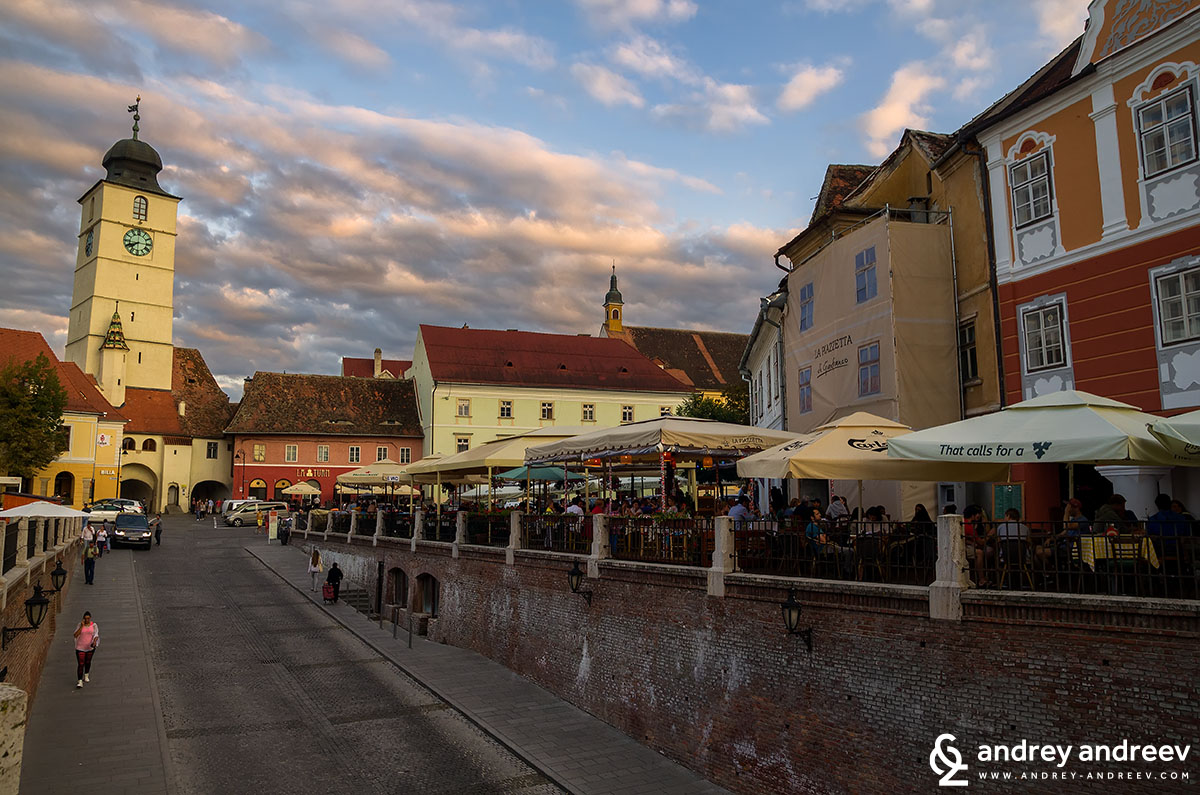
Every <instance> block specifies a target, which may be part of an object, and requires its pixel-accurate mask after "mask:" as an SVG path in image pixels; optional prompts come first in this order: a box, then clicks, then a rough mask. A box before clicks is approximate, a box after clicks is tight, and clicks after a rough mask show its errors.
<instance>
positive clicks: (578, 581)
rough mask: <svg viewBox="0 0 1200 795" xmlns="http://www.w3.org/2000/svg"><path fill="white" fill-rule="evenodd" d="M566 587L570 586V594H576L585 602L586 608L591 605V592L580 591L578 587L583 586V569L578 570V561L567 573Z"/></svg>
mask: <svg viewBox="0 0 1200 795" xmlns="http://www.w3.org/2000/svg"><path fill="white" fill-rule="evenodd" d="M567 585H569V586H571V593H577V594H579V595H580V596H582V597H583V598H584V599H586V600H587V603H588V606H589V607H591V604H592V592H591V591H581V590H579V586H581V585H583V569H581V568H579V561H575V565H574V566H572V567H571V570H570V571H568V572H567Z"/></svg>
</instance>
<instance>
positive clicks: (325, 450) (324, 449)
mask: <svg viewBox="0 0 1200 795" xmlns="http://www.w3.org/2000/svg"><path fill="white" fill-rule="evenodd" d="M317 463H318V464H328V463H329V445H327V444H319V445H317Z"/></svg>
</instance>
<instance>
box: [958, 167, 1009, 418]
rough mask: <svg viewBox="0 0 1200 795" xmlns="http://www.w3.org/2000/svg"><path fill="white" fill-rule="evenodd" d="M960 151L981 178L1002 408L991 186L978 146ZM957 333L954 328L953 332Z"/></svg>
mask: <svg viewBox="0 0 1200 795" xmlns="http://www.w3.org/2000/svg"><path fill="white" fill-rule="evenodd" d="M962 151H963V153H964V154H967V155H970V156H971V157H973V158H975V159H976V160H977V161H978V162H979V173H980V175H981V176H982V178H983V215H984V229H985V231H986V232H987V253H988V288H989V289H990V290H991V292H992V322H993V325H994V331H993V333H994V334H995V337H996V339H995V342H996V379H997V383H998V384H999V387H1000V408H1004V406H1005V403H1006V402H1007V400H1006V397H1005V395H1006V393H1005V389H1004V349H1003V345H1002V344H1001V341H1000V295H999V290H998V287H997V283H996V240H995V238H994V237H993V233H992V186H991V180H990V178H989V177H988V169H987V160H986V155H985V154H984V151H983V150H982V149H980V148H974V149H971V148H968V147H967V146H966V145H965V144H964V145H963V147H962ZM956 298H957V296H956ZM957 333H958V332H957V329H956V330H955V334H957Z"/></svg>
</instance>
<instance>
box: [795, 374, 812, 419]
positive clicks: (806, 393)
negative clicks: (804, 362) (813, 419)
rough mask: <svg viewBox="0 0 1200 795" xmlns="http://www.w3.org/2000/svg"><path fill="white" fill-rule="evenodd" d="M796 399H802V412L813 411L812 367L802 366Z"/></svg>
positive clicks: (798, 378) (798, 377)
mask: <svg viewBox="0 0 1200 795" xmlns="http://www.w3.org/2000/svg"><path fill="white" fill-rule="evenodd" d="M796 399H797V400H799V401H800V412H799V413H801V414H808V413H809V412H810V411H812V408H813V407H812V367H811V366H809V367H804V368H801V370H800V373H799V375H798V376H797V389H796Z"/></svg>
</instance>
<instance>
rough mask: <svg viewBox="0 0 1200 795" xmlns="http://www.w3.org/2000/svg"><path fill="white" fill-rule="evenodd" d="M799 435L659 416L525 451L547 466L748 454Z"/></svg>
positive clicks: (532, 460)
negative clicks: (596, 460)
mask: <svg viewBox="0 0 1200 795" xmlns="http://www.w3.org/2000/svg"><path fill="white" fill-rule="evenodd" d="M798 436H799V434H796V433H790V432H788V431H776V430H772V429H770V428H758V427H755V426H752V425H735V424H733V423H728V422H717V421H715V420H703V419H697V418H695V417H675V416H671V417H657V418H655V419H652V420H642V421H641V422H629V423H626V424H624V425H619V426H617V427H615V428H600V429H597V430H595V431H592V432H591V433H585V434H580V435H579V436H573V437H571V438H569V439H563V440H561V441H557V442H548V443H546V444H539V445H537V446H535V447H529V448H528V449H527V450H526V451H525V463H527V464H547V463H550V462H553V461H572V460H583V459H587V458H603V457H611V456H620V455H646V456H648V455H653V456H654V457H658V456H659V455H660V454H661V453H663V452H671V453H684V454H695V455H698V456H714V455H744V454H746V453H751V452H758V451H759V450H765V449H766V448H768V447H774V446H775V445H777V444H781V443H783V442H790V441H792V440H793V439H795V438H797V437H798Z"/></svg>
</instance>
